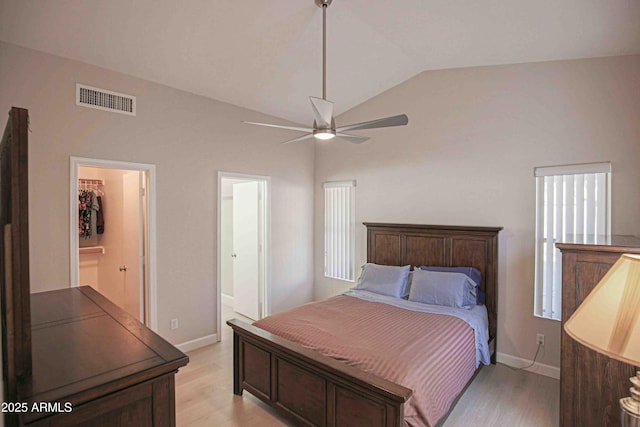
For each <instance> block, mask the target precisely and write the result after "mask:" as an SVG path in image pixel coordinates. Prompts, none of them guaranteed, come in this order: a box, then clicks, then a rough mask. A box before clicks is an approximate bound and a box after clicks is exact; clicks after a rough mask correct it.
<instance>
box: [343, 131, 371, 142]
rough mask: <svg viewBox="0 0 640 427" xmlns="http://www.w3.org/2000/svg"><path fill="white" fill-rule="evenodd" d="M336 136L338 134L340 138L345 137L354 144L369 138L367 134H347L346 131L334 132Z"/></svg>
mask: <svg viewBox="0 0 640 427" xmlns="http://www.w3.org/2000/svg"><path fill="white" fill-rule="evenodd" d="M336 136H339V137H340V138H342V139H346V140H347V141H349V142H352V143H354V144H362V143H363V142H365V141H366V140H367V139H369V137H367V136H360V135H349V134H347V133H336Z"/></svg>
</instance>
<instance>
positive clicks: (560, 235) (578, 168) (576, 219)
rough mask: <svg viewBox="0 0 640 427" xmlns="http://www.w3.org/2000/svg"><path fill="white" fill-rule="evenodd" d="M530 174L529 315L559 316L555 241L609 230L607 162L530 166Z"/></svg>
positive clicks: (589, 239) (590, 239) (589, 238)
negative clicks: (532, 202)
mask: <svg viewBox="0 0 640 427" xmlns="http://www.w3.org/2000/svg"><path fill="white" fill-rule="evenodd" d="M535 177H536V250H535V264H536V267H535V303H534V314H535V315H536V316H539V317H545V318H548V319H555V320H560V316H561V313H562V308H561V303H562V259H561V254H560V251H559V250H558V249H557V248H556V246H555V244H556V243H557V242H566V243H594V242H597V241H598V239H604V238H606V237H607V236H610V235H611V194H610V193H611V191H610V188H611V163H609V162H607V163H589V164H581V165H569V166H551V167H542V168H535Z"/></svg>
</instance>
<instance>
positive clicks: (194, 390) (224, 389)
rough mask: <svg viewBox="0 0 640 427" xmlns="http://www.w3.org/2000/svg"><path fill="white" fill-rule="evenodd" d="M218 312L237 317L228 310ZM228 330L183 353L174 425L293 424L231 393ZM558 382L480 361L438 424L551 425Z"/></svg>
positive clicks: (250, 398)
mask: <svg viewBox="0 0 640 427" xmlns="http://www.w3.org/2000/svg"><path fill="white" fill-rule="evenodd" d="M223 317H224V318H230V317H237V316H235V315H234V314H233V312H230V311H229V310H228V309H227V310H223ZM232 353H233V347H232V335H231V329H230V328H229V327H228V326H227V325H226V324H224V325H223V332H222V342H220V343H217V344H214V345H210V346H207V347H204V348H201V349H198V350H195V351H192V352H190V353H189V358H190V362H189V364H188V365H187V366H186V367H184V368H182V369H181V370H180V372H178V374H177V376H176V418H177V426H178V427H212V426H215V427H218V426H219V427H231V426H234V427H236V426H237V427H245V426H251V427H253V426H256V427H263V426H264V427H275V426H294V424H293V423H291V422H290V421H288V420H287V419H285V418H283V417H281V416H280V415H278V414H277V413H275V411H273V410H272V409H271V408H270V407H269V406H268V405H266V404H264V403H262V402H261V401H259V400H258V399H256V398H255V397H253V396H252V395H251V394H249V393H246V392H245V393H244V394H243V396H242V397H238V396H234V395H233V391H232V390H233V378H232V366H233V359H232ZM559 389H560V386H559V382H558V380H554V379H551V378H548V377H543V376H541V375H537V374H532V373H529V372H524V371H514V370H512V369H510V368H508V367H506V366H504V365H500V364H498V365H492V366H485V367H484V368H482V369H481V370H480V372H479V373H478V375H477V376H476V378H475V379H474V381H473V382H472V383H471V385H470V386H469V387H468V388H467V390H466V391H465V393H464V394H463V395H462V397H461V398H460V399H459V401H458V403H457V404H456V406H455V408H454V409H453V411H452V412H451V413H450V414H449V417H448V418H447V420H446V421H445V423H444V424H443V427H468V426H493V427H501V426H505V427H507V426H508V427H512V426H522V427H529V426H531V427H555V426H557V425H558V424H559V423H558V417H559V415H558V411H559Z"/></svg>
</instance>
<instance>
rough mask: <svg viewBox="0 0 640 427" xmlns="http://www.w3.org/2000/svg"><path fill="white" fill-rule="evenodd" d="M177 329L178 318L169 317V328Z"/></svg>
mask: <svg viewBox="0 0 640 427" xmlns="http://www.w3.org/2000/svg"><path fill="white" fill-rule="evenodd" d="M174 329H178V319H171V330H174Z"/></svg>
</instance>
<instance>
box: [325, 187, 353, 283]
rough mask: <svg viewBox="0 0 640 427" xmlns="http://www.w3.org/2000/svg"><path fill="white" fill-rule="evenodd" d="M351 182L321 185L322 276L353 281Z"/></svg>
mask: <svg viewBox="0 0 640 427" xmlns="http://www.w3.org/2000/svg"><path fill="white" fill-rule="evenodd" d="M355 186H356V182H355V181H339V182H326V183H324V185H323V187H324V275H325V276H326V277H331V278H334V279H341V280H349V281H354V275H355V272H354V264H355V261H354V258H355V256H354V247H355V210H354V204H355V203H354V201H355Z"/></svg>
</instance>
